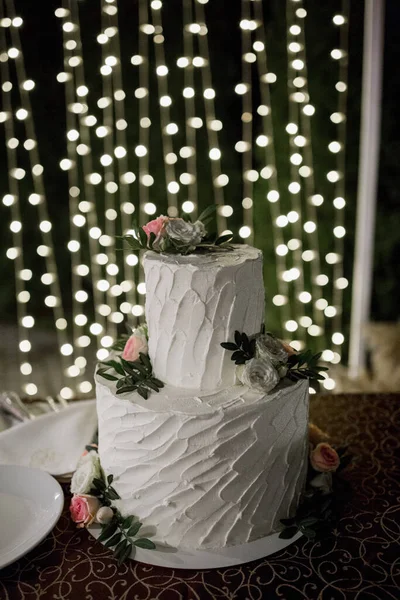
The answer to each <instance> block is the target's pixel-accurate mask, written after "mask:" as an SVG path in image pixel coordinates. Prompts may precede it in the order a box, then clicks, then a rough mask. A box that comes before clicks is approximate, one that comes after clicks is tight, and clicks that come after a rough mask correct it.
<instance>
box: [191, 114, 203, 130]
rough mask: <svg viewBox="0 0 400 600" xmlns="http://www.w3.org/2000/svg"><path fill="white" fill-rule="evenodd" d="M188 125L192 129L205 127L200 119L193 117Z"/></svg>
mask: <svg viewBox="0 0 400 600" xmlns="http://www.w3.org/2000/svg"><path fill="white" fill-rule="evenodd" d="M188 123H189V125H190V126H191V127H194V129H200V127H202V126H203V120H202V119H200V117H193V118H192V119H189V120H188Z"/></svg>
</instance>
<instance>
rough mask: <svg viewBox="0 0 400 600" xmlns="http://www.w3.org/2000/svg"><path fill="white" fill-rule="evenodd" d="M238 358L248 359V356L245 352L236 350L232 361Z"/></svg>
mask: <svg viewBox="0 0 400 600" xmlns="http://www.w3.org/2000/svg"><path fill="white" fill-rule="evenodd" d="M237 358H244V359H246V356H245V354H244V352H243V350H235V352H234V353H233V354H232V356H231V360H236V359H237Z"/></svg>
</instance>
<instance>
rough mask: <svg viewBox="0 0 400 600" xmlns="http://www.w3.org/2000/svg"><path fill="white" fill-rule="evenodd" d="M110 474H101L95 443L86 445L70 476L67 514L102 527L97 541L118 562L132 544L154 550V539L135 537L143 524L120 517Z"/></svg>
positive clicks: (83, 523)
mask: <svg viewBox="0 0 400 600" xmlns="http://www.w3.org/2000/svg"><path fill="white" fill-rule="evenodd" d="M113 479H114V478H113V476H112V475H108V476H107V477H106V476H105V474H104V471H103V469H102V468H101V465H100V459H99V455H98V454H97V446H96V444H91V445H90V446H87V449H86V451H85V452H84V453H83V455H82V457H81V458H80V460H79V462H78V465H77V468H76V471H75V473H74V474H73V476H72V479H71V492H72V494H73V495H72V498H71V503H70V507H69V510H70V513H71V518H72V520H73V521H74V522H75V523H76V524H77V527H80V528H83V527H89V526H90V525H93V524H94V523H99V524H100V525H101V526H102V532H101V534H100V536H99V538H98V539H99V540H100V541H102V542H104V545H105V546H107V547H108V548H113V550H114V556H115V558H116V559H117V560H118V564H121V563H122V562H123V561H124V560H126V559H127V558H129V556H131V554H132V551H133V550H134V548H135V547H137V548H146V549H148V550H154V548H155V547H156V546H155V544H154V542H152V541H151V540H149V539H147V538H145V537H138V533H139V530H140V528H141V527H142V524H141V523H140V522H139V520H138V519H136V517H134V516H129V517H123V516H122V515H121V513H120V512H119V510H118V509H117V508H116V507H115V506H113V503H114V502H115V500H119V499H120V496H119V494H118V493H117V491H116V490H115V489H114V487H113V486H112V483H113Z"/></svg>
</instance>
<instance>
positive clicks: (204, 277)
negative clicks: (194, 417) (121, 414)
mask: <svg viewBox="0 0 400 600" xmlns="http://www.w3.org/2000/svg"><path fill="white" fill-rule="evenodd" d="M143 266H144V271H145V277H146V307H145V312H146V321H147V324H148V328H149V355H150V359H151V362H152V365H153V370H154V373H155V375H156V377H158V378H159V379H161V380H162V381H164V382H165V383H169V384H171V385H173V386H175V387H182V388H190V389H195V390H216V389H218V388H221V387H223V386H232V385H233V384H234V383H235V369H234V364H233V363H232V361H231V360H230V355H229V353H228V352H226V351H225V350H224V349H223V348H221V346H220V343H221V342H225V341H227V340H230V339H232V340H233V334H234V331H235V330H236V329H237V330H239V331H244V332H246V333H247V334H248V335H252V334H254V333H257V332H259V331H260V327H261V325H262V323H263V319H264V284H263V275H262V253H261V252H260V251H259V250H256V249H255V248H251V247H250V246H245V245H243V246H235V249H234V250H233V251H232V252H226V253H215V254H204V255H198V254H197V255H196V254H192V255H189V256H181V255H163V254H161V255H160V254H157V253H155V252H146V254H145V256H144V260H143Z"/></svg>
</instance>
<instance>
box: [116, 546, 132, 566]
mask: <svg viewBox="0 0 400 600" xmlns="http://www.w3.org/2000/svg"><path fill="white" fill-rule="evenodd" d="M132 549H133V546H132V544H131V543H130V542H128V545H127V546H126V549H125V552H124V553H123V554H121V556H120V557H119V558H118V565H122V563H123V562H124V561H125V560H126V559H127V558H129V556H130V555H131V552H132Z"/></svg>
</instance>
